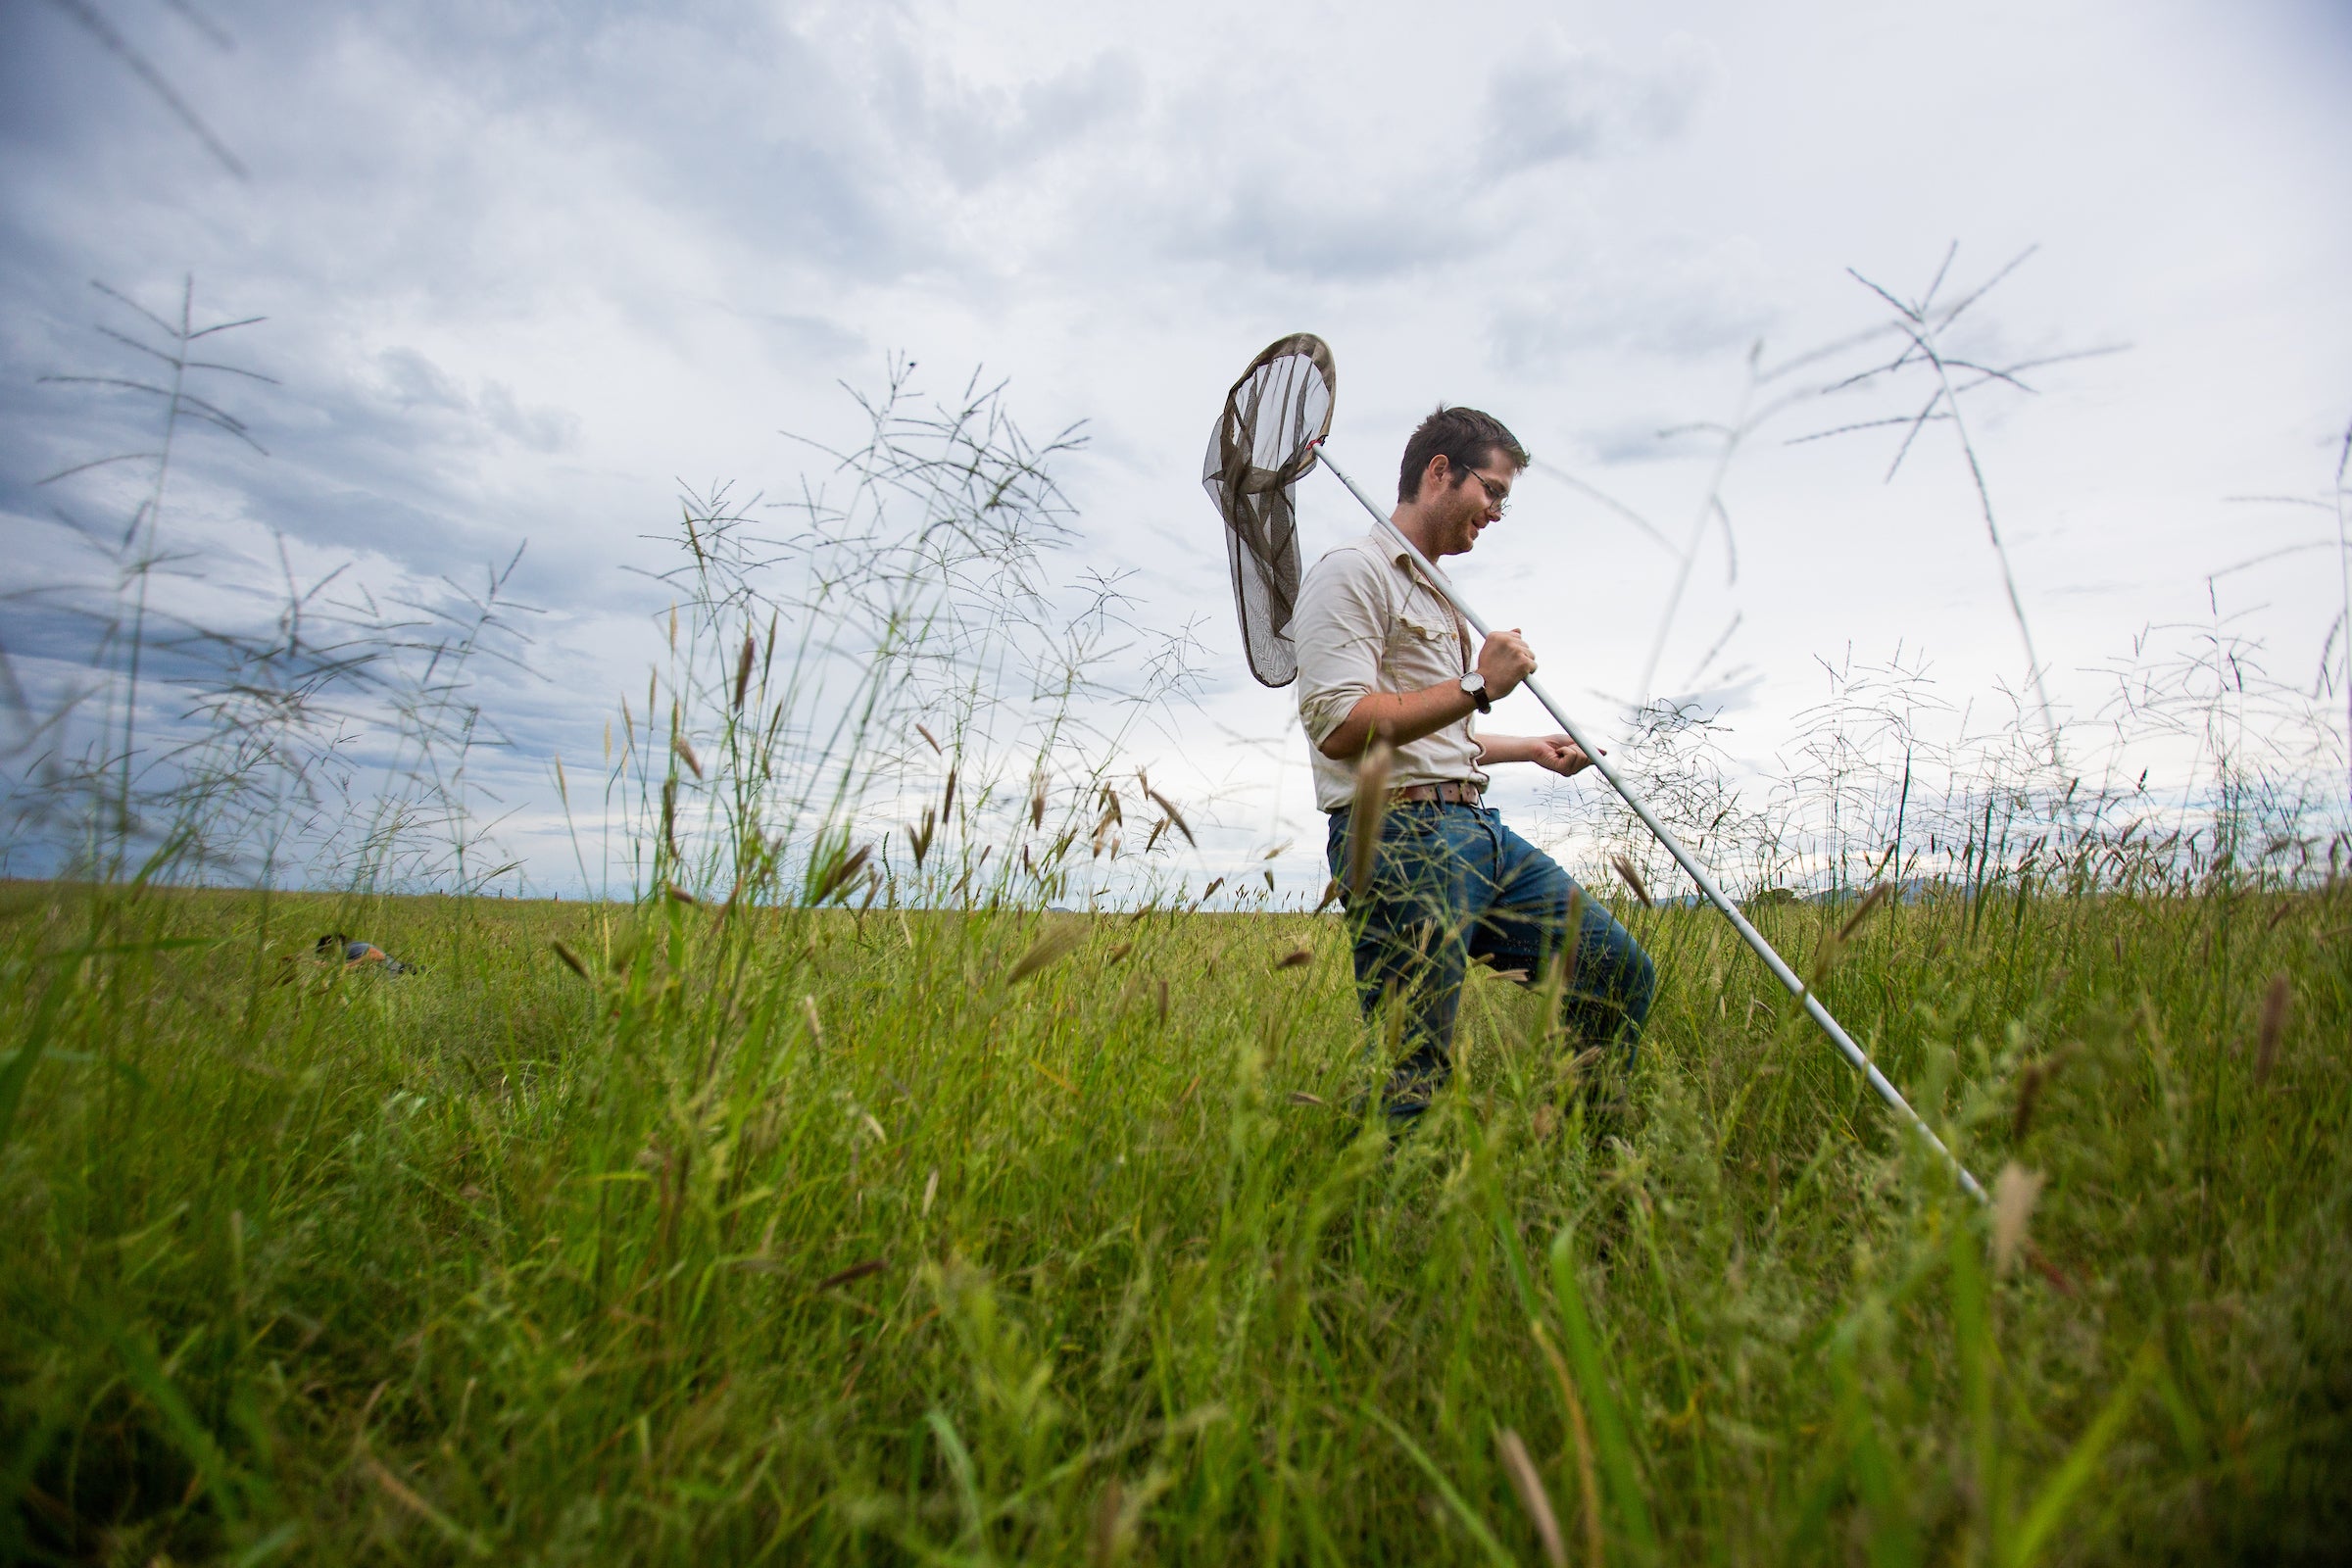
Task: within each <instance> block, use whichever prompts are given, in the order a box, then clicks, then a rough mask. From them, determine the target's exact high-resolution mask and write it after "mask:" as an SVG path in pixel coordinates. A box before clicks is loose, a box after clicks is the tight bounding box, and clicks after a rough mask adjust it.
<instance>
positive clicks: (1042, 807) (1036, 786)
mask: <svg viewBox="0 0 2352 1568" xmlns="http://www.w3.org/2000/svg"><path fill="white" fill-rule="evenodd" d="M1045 825H1046V770H1045V769H1044V768H1042V767H1041V768H1039V769H1038V770H1037V777H1036V778H1035V779H1033V780H1032V781H1031V782H1030V785H1029V826H1030V827H1031V828H1033V829H1034V828H1041V827H1044V826H1045Z"/></svg>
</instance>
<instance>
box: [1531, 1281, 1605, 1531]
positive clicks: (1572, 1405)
mask: <svg viewBox="0 0 2352 1568" xmlns="http://www.w3.org/2000/svg"><path fill="white" fill-rule="evenodd" d="M1527 1326H1528V1330H1529V1332H1530V1333H1532V1334H1534V1335H1535V1338H1536V1345H1537V1347H1538V1348H1541V1349H1542V1350H1543V1352H1544V1360H1545V1361H1546V1362H1548V1363H1550V1366H1551V1376H1552V1380H1553V1381H1554V1382H1555V1383H1557V1384H1558V1385H1559V1389H1560V1403H1561V1404H1563V1405H1565V1406H1566V1407H1567V1410H1568V1435H1569V1436H1570V1437H1571V1438H1573V1439H1574V1440H1575V1441H1576V1490H1577V1495H1578V1497H1579V1500H1580V1501H1581V1502H1582V1504H1583V1508H1584V1521H1585V1561H1586V1562H1587V1563H1588V1564H1589V1565H1590V1568H1600V1565H1601V1564H1602V1563H1603V1562H1604V1561H1606V1560H1607V1559H1606V1557H1605V1556H1604V1555H1603V1546H1602V1542H1601V1535H1600V1477H1599V1476H1598V1474H1596V1473H1595V1472H1594V1469H1593V1434H1592V1433H1591V1432H1589V1431H1587V1430H1586V1428H1585V1401H1584V1400H1583V1399H1581V1398H1579V1397H1577V1393H1576V1380H1575V1379H1574V1378H1571V1377H1570V1376H1569V1375H1568V1363H1567V1362H1566V1361H1565V1360H1563V1359H1562V1358H1561V1356H1560V1351H1559V1348H1558V1347H1557V1346H1555V1345H1553V1344H1552V1343H1551V1336H1550V1335H1549V1334H1548V1333H1546V1332H1545V1331H1544V1324H1543V1321H1542V1320H1541V1319H1533V1320H1531V1321H1530V1322H1529V1323H1528V1325H1527Z"/></svg>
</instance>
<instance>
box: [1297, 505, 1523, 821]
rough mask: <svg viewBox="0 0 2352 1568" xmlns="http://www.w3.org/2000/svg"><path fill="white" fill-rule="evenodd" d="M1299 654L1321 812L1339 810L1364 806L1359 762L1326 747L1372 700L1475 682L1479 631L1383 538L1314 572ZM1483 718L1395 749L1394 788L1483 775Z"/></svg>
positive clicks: (1467, 718) (1481, 782)
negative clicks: (1473, 648) (1358, 791)
mask: <svg viewBox="0 0 2352 1568" xmlns="http://www.w3.org/2000/svg"><path fill="white" fill-rule="evenodd" d="M1291 638H1292V641H1293V642H1295V643H1296V644H1297V645H1298V648H1299V720H1300V722H1302V723H1303V724H1304V725H1305V726H1306V738H1307V740H1308V741H1309V742H1311V743H1312V744H1311V745H1310V747H1309V748H1308V756H1309V758H1310V760H1312V761H1313V763H1314V769H1315V804H1316V805H1317V806H1319V807H1321V808H1322V809H1324V810H1326V811H1336V810H1338V809H1340V808H1341V807H1343V806H1347V805H1348V804H1349V803H1350V802H1352V801H1353V800H1354V798H1355V759H1353V758H1348V759H1347V760H1334V759H1332V758H1329V757H1325V756H1324V755H1323V749H1322V748H1323V741H1324V739H1325V737H1327V736H1329V735H1330V734H1331V732H1332V731H1333V730H1335V729H1338V728H1339V727H1340V725H1341V724H1342V723H1343V722H1345V721H1346V719H1347V717H1348V714H1349V713H1350V712H1352V711H1354V710H1355V705H1356V704H1357V703H1358V702H1360V701H1362V700H1363V698H1364V697H1365V695H1366V694H1368V693H1371V692H1417V691H1422V690H1425V689H1427V688H1428V687H1431V686H1435V685H1437V684H1438V683H1439V682H1440V681H1449V680H1459V679H1461V678H1462V677H1463V676H1464V675H1467V674H1468V673H1470V670H1471V668H1472V664H1471V660H1470V628H1469V627H1468V626H1467V625H1465V624H1463V622H1462V618H1461V617H1460V616H1459V615H1457V614H1455V613H1454V611H1453V607H1452V606H1451V605H1449V604H1447V603H1446V600H1445V599H1444V598H1443V597H1442V596H1441V595H1440V594H1439V593H1438V591H1437V590H1436V589H1435V588H1433V587H1431V586H1430V585H1429V584H1428V583H1426V582H1424V581H1423V580H1422V579H1421V574H1420V572H1419V570H1418V568H1416V567H1415V566H1414V565H1413V564H1412V558H1411V557H1410V556H1408V555H1406V554H1405V552H1404V548H1403V547H1402V546H1401V545H1399V544H1397V541H1396V540H1395V539H1393V538H1391V537H1390V536H1389V534H1388V532H1387V530H1385V529H1375V530H1374V531H1373V532H1371V533H1368V534H1365V535H1364V536H1363V537H1362V538H1360V539H1351V540H1349V541H1348V543H1346V544H1344V545H1341V546H1340V547H1339V548H1338V549H1336V550H1334V551H1332V552H1331V553H1330V554H1329V555H1327V556H1325V557H1324V558H1323V559H1322V560H1320V561H1318V562H1316V563H1315V564H1314V565H1313V566H1312V567H1311V568H1309V569H1308V571H1307V574H1306V580H1305V581H1304V582H1303V583H1301V584H1300V585H1299V604H1298V609H1297V610H1296V612H1295V613H1293V614H1292V617H1291ZM1477 716H1478V715H1477V714H1476V713H1470V714H1466V715H1464V716H1463V717H1462V718H1461V720H1460V721H1458V722H1456V723H1452V724H1448V725H1446V727H1445V728H1444V729H1442V730H1439V731H1438V732H1436V733H1435V734H1432V735H1424V736H1423V737H1421V739H1419V740H1417V741H1414V742H1413V743H1411V744H1410V745H1408V746H1400V747H1398V748H1397V760H1396V763H1395V765H1394V767H1393V769H1392V770H1391V774H1390V784H1391V786H1392V787H1395V786H1397V785H1403V784H1438V783H1444V782H1446V781H1448V780H1453V781H1461V780H1467V781H1469V782H1470V783H1473V784H1476V785H1478V786H1479V787H1480V788H1481V789H1484V788H1485V787H1486V783H1487V775H1486V774H1484V773H1482V772H1480V771H1479V769H1478V754H1479V749H1480V748H1479V743H1478V737H1477V735H1476V734H1475V733H1474V732H1473V730H1472V727H1471V725H1472V720H1474V719H1475V718H1476V717H1477Z"/></svg>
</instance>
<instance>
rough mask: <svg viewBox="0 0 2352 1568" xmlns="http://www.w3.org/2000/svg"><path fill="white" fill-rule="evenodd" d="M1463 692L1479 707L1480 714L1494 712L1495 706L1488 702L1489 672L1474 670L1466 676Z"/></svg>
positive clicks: (1463, 682)
mask: <svg viewBox="0 0 2352 1568" xmlns="http://www.w3.org/2000/svg"><path fill="white" fill-rule="evenodd" d="M1462 690H1463V691H1465V692H1467V693H1468V694H1469V696H1470V700H1471V701H1472V702H1474V703H1476V704H1477V705H1478V711H1480V712H1482V713H1492V712H1493V711H1495V705H1494V704H1493V703H1490V702H1488V701H1487V672H1486V671H1485V670H1483V669H1474V670H1472V671H1471V672H1470V673H1469V674H1467V675H1464V676H1463V677H1462Z"/></svg>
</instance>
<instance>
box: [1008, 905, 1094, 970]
mask: <svg viewBox="0 0 2352 1568" xmlns="http://www.w3.org/2000/svg"><path fill="white" fill-rule="evenodd" d="M1085 940H1086V922H1085V921H1083V920H1055V921H1054V922H1053V923H1052V924H1050V925H1048V926H1047V927H1046V928H1045V930H1043V931H1041V932H1039V933H1038V938H1037V940H1036V941H1035V942H1033V943H1031V944H1030V945H1029V951H1028V952H1026V953H1024V954H1022V955H1021V956H1019V957H1018V958H1016V959H1014V960H1013V964H1012V968H1011V969H1010V970H1008V971H1006V973H1005V984H1006V985H1008V986H1017V985H1019V984H1020V983H1021V982H1022V981H1024V980H1026V979H1028V978H1029V977H1030V976H1031V975H1033V974H1035V973H1037V972H1038V971H1039V970H1040V969H1043V968H1046V967H1047V966H1049V965H1051V964H1054V963H1058V962H1060V961H1061V960H1062V959H1063V958H1066V957H1068V956H1070V954H1071V953H1072V952H1073V951H1075V950H1076V948H1077V947H1078V944H1080V943H1081V942H1084V941H1085Z"/></svg>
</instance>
